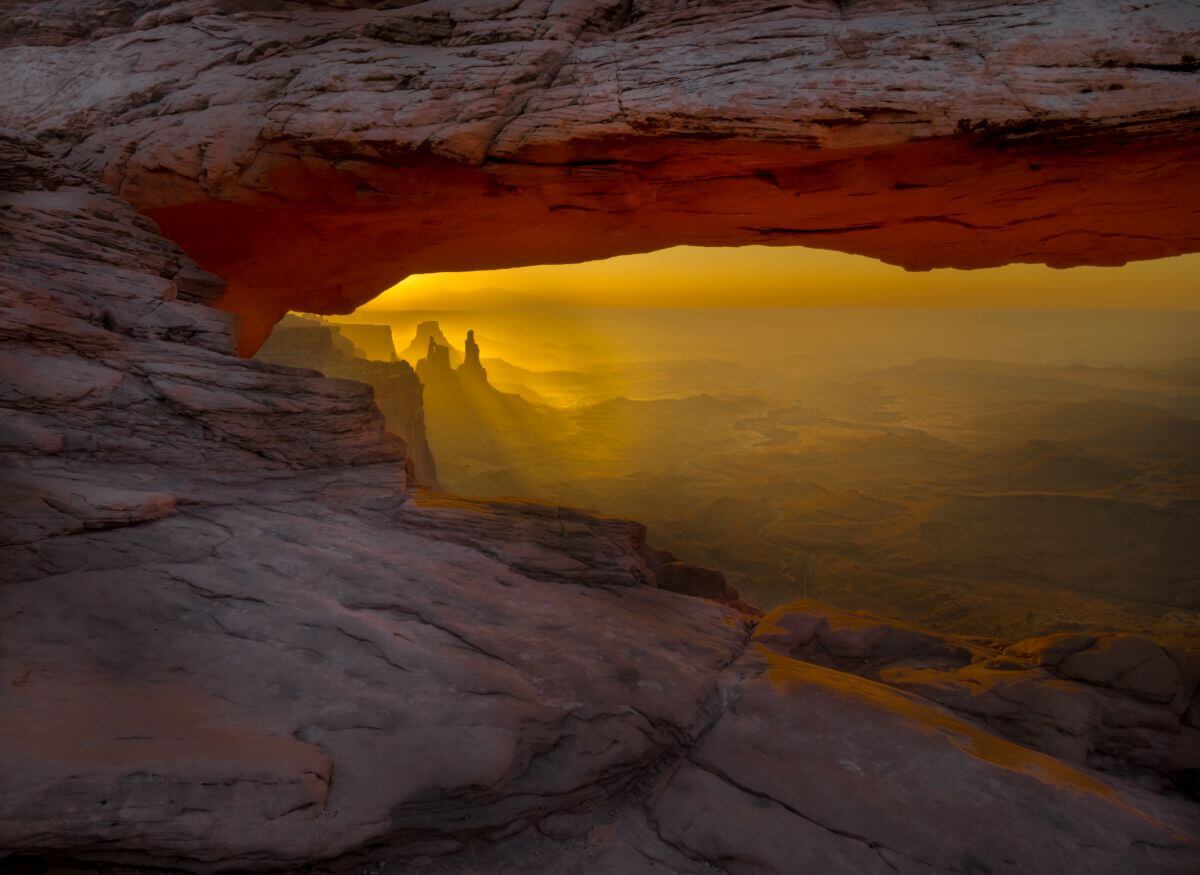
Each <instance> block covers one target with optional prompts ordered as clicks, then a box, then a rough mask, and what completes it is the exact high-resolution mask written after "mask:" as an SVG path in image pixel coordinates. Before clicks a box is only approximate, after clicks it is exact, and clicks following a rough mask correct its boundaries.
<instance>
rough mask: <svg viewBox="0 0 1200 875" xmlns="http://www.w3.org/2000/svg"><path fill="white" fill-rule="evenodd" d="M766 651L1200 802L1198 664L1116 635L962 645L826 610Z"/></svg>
mask: <svg viewBox="0 0 1200 875" xmlns="http://www.w3.org/2000/svg"><path fill="white" fill-rule="evenodd" d="M755 640H756V641H759V642H761V643H762V644H763V645H764V646H766V647H767V648H769V649H771V650H773V651H775V652H778V653H780V654H783V655H786V656H789V657H795V658H799V659H803V660H804V661H806V662H812V663H814V664H817V665H822V666H826V667H829V668H833V669H836V670H839V671H847V672H853V673H854V674H857V675H860V676H863V677H867V678H870V679H872V680H875V681H879V682H881V683H884V684H887V685H889V686H892V687H895V688H897V689H900V690H904V691H906V692H908V693H912V694H915V695H917V696H920V697H922V698H924V699H928V700H930V701H933V702H936V703H938V704H939V705H943V706H945V707H947V708H950V709H952V710H954V711H956V712H958V713H960V714H961V715H963V716H964V717H966V718H968V719H970V720H973V721H976V722H978V723H980V724H983V725H985V726H987V727H988V728H989V729H991V730H992V731H994V732H995V733H997V734H998V735H1001V736H1003V737H1006V738H1009V739H1012V740H1013V741H1016V742H1018V743H1020V744H1023V745H1026V746H1027V747H1031V748H1034V749H1036V750H1041V751H1044V752H1046V753H1048V754H1050V755H1052V756H1054V757H1057V758H1058V759H1060V760H1062V761H1064V762H1068V763H1074V764H1077V765H1086V766H1089V767H1091V768H1093V769H1098V770H1101V771H1109V772H1113V773H1115V774H1118V775H1121V776H1123V777H1126V778H1130V779H1134V780H1138V781H1140V782H1141V783H1143V784H1145V785H1147V786H1149V787H1150V788H1152V789H1155V790H1169V791H1178V792H1184V793H1191V794H1194V795H1198V796H1200V792H1198V791H1200V785H1198V784H1197V776H1200V663H1198V662H1197V660H1196V656H1195V654H1188V653H1185V652H1183V651H1177V650H1169V649H1165V648H1163V647H1161V646H1160V645H1158V644H1156V643H1155V642H1153V641H1150V640H1148V639H1146V638H1142V637H1140V636H1137V635H1120V634H1114V633H1109V634H1078V633H1063V634H1059V635H1053V636H1050V637H1049V638H1042V639H1036V640H1029V641H1020V642H1016V643H1011V644H1005V643H1003V642H996V641H990V640H981V639H974V638H957V639H956V638H954V637H951V636H944V635H938V634H937V633H934V632H930V631H927V630H924V629H918V628H914V627H911V626H906V625H904V624H902V623H898V622H896V621H894V620H888V619H885V618H881V617H876V616H874V615H872V614H868V613H863V612H848V611H840V610H837V609H836V608H831V607H829V606H828V605H821V604H818V603H815V602H797V603H793V604H789V605H785V606H783V607H781V608H778V609H776V610H774V611H772V612H771V613H769V614H768V615H767V616H766V617H764V618H763V621H762V622H761V623H760V624H759V626H758V629H757V631H756V632H755Z"/></svg>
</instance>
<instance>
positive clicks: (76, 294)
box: [0, 0, 1200, 875]
mask: <svg viewBox="0 0 1200 875" xmlns="http://www.w3.org/2000/svg"><path fill="white" fill-rule="evenodd" d="M1198 42H1200V9H1198V7H1197V6H1196V4H1194V3H1190V2H1164V0H1146V2H1142V3H1140V4H1138V5H1137V6H1136V7H1133V6H1128V7H1121V8H1118V7H1116V6H1115V5H1113V4H1109V3H1106V2H1103V0H1026V2H1017V3H999V2H988V0H974V2H971V3H966V2H943V0H929V2H925V0H922V2H907V0H862V2H851V0H843V2H837V3H835V2H828V0H822V2H792V3H788V2H782V0H781V2H771V3H766V2H758V3H751V2H722V3H712V4H710V5H708V6H700V5H695V4H688V3H686V2H676V0H633V2H630V0H612V2H607V0H558V2H550V0H540V2H535V0H429V2H416V3H414V2H409V0H379V2H370V0H327V2H323V0H304V2H292V0H27V2H7V3H3V4H0V82H3V86H2V87H0V497H2V498H3V500H2V501H0V775H2V776H3V778H2V779H0V788H2V792H0V868H4V869H5V870H6V871H7V868H6V867H11V865H12V864H13V857H14V855H25V856H29V857H33V858H36V859H37V860H40V861H41V862H37V863H35V868H36V867H37V866H41V864H42V863H44V862H45V861H46V860H49V861H51V862H55V861H66V862H68V863H72V864H73V863H80V864H81V865H83V866H84V867H85V868H86V867H87V866H90V865H92V864H103V865H116V866H118V867H126V866H147V867H151V868H152V869H154V870H163V869H169V870H170V871H200V872H230V871H236V872H247V871H260V870H271V869H276V870H282V871H297V870H300V869H303V870H305V871H310V867H312V866H314V865H315V866H322V865H325V864H327V863H328V864H329V865H332V866H335V867H336V869H335V870H336V871H343V870H345V869H346V868H347V867H349V866H351V865H353V864H357V863H365V862H368V861H370V862H378V863H379V864H380V865H381V866H384V865H389V864H395V865H394V866H393V869H391V870H387V871H411V870H413V869H414V868H419V869H420V870H421V871H428V872H444V873H453V872H468V871H500V870H503V871H513V872H579V873H586V875H595V873H604V872H621V873H627V872H645V871H660V872H672V873H681V875H683V873H686V875H701V873H704V872H711V871H714V869H716V868H722V869H724V868H729V869H731V870H736V871H767V872H770V871H777V872H791V871H814V872H815V871H819V872H853V873H860V872H870V873H880V875H890V873H894V872H905V873H908V872H929V871H946V872H961V871H981V870H982V869H983V868H986V867H988V866H991V867H992V868H995V869H996V870H997V871H999V870H1001V869H1004V868H1005V867H1008V869H1011V870H1013V871H1022V872H1030V873H1038V875H1040V873H1047V875H1050V873H1059V872H1063V871H1072V870H1077V871H1095V872H1101V871H1137V872H1189V873H1190V872H1195V871H1197V870H1198V865H1197V861H1198V860H1200V839H1198V838H1197V835H1196V824H1197V823H1198V822H1200V820H1198V819H1197V818H1196V816H1195V814H1196V804H1195V801H1194V800H1189V799H1186V798H1183V797H1182V796H1180V795H1179V793H1178V792H1177V790H1176V789H1175V788H1177V787H1179V786H1183V784H1185V783H1186V782H1191V784H1189V785H1188V786H1192V787H1194V776H1195V774H1196V772H1197V768H1198V764H1197V760H1196V752H1197V751H1198V750H1200V744H1197V739H1198V738H1200V716H1198V715H1200V668H1197V667H1196V666H1195V665H1194V664H1193V663H1191V662H1189V661H1188V659H1187V658H1186V655H1185V654H1181V653H1179V652H1175V651H1173V650H1169V649H1164V648H1163V647H1161V646H1159V645H1158V644H1155V643H1154V642H1151V641H1149V640H1148V639H1143V638H1140V637H1139V636H1135V635H1118V634H1102V633H1088V634H1084V633H1080V634H1074V633H1070V634H1065V635H1059V636H1051V637H1050V638H1045V639H1038V640H1032V641H1024V642H1009V643H1005V642H1001V641H998V640H992V639H986V640H985V639H966V638H963V639H959V638H957V637H956V636H944V635H940V634H934V633H931V632H928V631H927V630H920V629H917V628H915V627H907V626H904V625H903V624H896V623H892V622H890V621H885V620H882V619H881V618H872V617H870V616H866V615H858V614H846V613H844V612H841V611H837V610H834V609H831V608H827V607H822V606H819V605H816V604H815V603H803V604H801V603H798V604H797V605H792V606H787V607H785V608H780V609H779V610H777V611H774V612H773V613H772V614H771V615H769V616H767V617H765V618H763V619H762V621H761V622H759V623H757V625H755V624H754V623H753V622H752V621H751V620H750V618H749V616H748V615H747V614H745V613H743V611H742V610H741V609H740V608H744V607H745V606H744V605H743V606H740V607H739V606H737V605H733V604H725V603H718V602H713V601H707V600H704V599H700V598H692V597H690V596H687V595H682V594H677V593H675V592H672V591H670V590H669V587H660V586H658V580H659V577H660V576H661V575H662V571H663V569H664V568H665V569H668V571H670V572H671V574H679V575H686V574H687V573H688V571H687V568H688V567H687V566H686V565H685V563H680V562H677V561H675V560H674V559H673V557H671V556H670V554H669V553H664V552H663V551H659V550H655V549H653V548H652V547H649V546H648V545H647V537H648V536H647V532H646V530H645V528H644V527H643V526H640V525H638V524H636V523H630V522H625V521H620V520H612V519H606V518H602V517H597V516H595V515H592V514H588V513H585V512H582V511H577V510H571V509H568V508H559V507H554V506H548V505H541V504H535V503H527V502H505V501H475V500H469V499H460V498H455V497H453V496H442V495H430V494H427V493H425V492H423V491H420V490H416V489H413V488H412V487H411V484H410V483H409V482H408V480H407V478H406V468H405V456H406V452H407V451H406V448H405V446H404V442H403V441H402V440H400V439H399V438H397V437H395V436H393V435H392V434H390V433H389V432H388V431H387V429H386V428H385V420H384V417H383V415H382V414H381V412H380V409H379V408H378V406H377V405H376V401H375V399H374V398H373V396H372V392H371V389H370V388H369V387H368V386H365V385H363V384H361V383H358V382H353V381H351V380H344V379H327V378H325V377H324V376H322V375H321V374H320V373H319V372H317V371H314V370H309V369H301V368H296V367H291V366H287V365H284V364H273V363H271V362H267V361H262V360H259V359H258V358H247V357H244V356H238V355H236V354H235V351H236V349H237V347H238V338H237V336H236V335H237V334H238V325H237V322H238V320H237V319H236V318H235V317H234V316H232V315H230V313H223V312H218V311H217V310H215V309H214V308H213V306H211V305H212V304H213V303H214V302H215V303H216V304H217V305H218V306H219V307H221V308H223V309H225V310H229V311H233V312H235V313H237V314H240V316H241V317H242V320H241V330H240V349H241V351H242V352H243V353H245V352H248V351H251V350H252V349H253V348H254V347H255V346H256V345H257V343H258V342H259V340H260V339H261V338H262V336H263V335H264V334H265V333H266V332H267V331H268V330H269V328H270V326H271V325H272V323H273V322H274V320H275V319H277V318H278V317H279V316H280V315H281V314H282V313H283V312H284V311H285V310H287V309H289V308H297V309H303V310H310V311H318V312H336V311H346V310H349V309H351V308H353V307H354V306H356V305H357V304H360V303H361V302H363V301H365V300H367V299H368V298H370V297H371V295H373V294H376V293H378V292H379V291H380V290H381V289H382V288H383V287H385V286H386V285H389V284H391V283H393V282H395V281H396V280H398V279H400V278H401V277H402V276H403V275H404V274H407V273H410V272H415V271H430V270H451V269H465V268H477V267H488V266H501V265H517V264H523V263H533V262H545V261H569V260H577V259H586V258H592V257H596V256H601V255H611V254H616V253H620V252H631V251H638V250H648V249H653V248H656V247H660V246H666V245H669V244H673V243H681V242H691V243H764V242H765V243H777V244H794V243H802V244H805V245H813V246H823V247H832V248H838V249H845V250H848V251H855V252H863V253H867V254H870V255H873V256H876V257H880V258H886V259H887V260H889V261H894V262H896V263H899V264H903V265H906V266H908V267H912V268H925V267H931V266H934V265H940V264H953V265H957V266H961V267H979V266H984V265H994V264H1001V263H1005V262H1011V261H1034V262H1045V263H1048V264H1053V265H1069V264H1114V263H1119V262H1121V261H1124V260H1127V259H1136V258H1152V257H1159V256H1165V255H1171V254H1176V253H1185V252H1192V251H1197V250H1200V214H1198V213H1197V209H1198V206H1197V204H1200V198H1198V197H1197V195H1198V194H1200V180H1198V178H1197V174H1196V172H1195V166H1196V164H1195V161H1196V158H1197V157H1200V111H1198V109H1197V107H1198V106H1200V86H1198V84H1197V75H1196V68H1197V62H1196V59H1195V57H1194V56H1193V54H1192V52H1194V49H1195V46H1196V45H1197V43H1198ZM147 215H148V216H150V217H151V218H152V219H154V220H155V221H156V222H157V225H156V224H155V221H150V220H148V219H147ZM168 238H169V239H168ZM184 250H186V252H185V251H184ZM202 268H206V269H202ZM377 364H379V365H380V367H385V365H384V364H383V363H377ZM396 367H400V366H399V365H397V366H396ZM410 376H411V374H410ZM413 382H415V377H413ZM418 412H419V409H418ZM410 455H411V454H410ZM649 537H650V538H651V539H652V538H653V533H651V534H650V535H649ZM694 571H696V570H695V569H693V572H694ZM701 573H703V574H707V575H708V579H710V580H711V576H712V574H713V572H711V571H710V572H701ZM718 577H719V575H718ZM880 660H882V661H880ZM930 660H933V661H930ZM935 662H936V671H935V670H934V667H935ZM868 664H869V665H871V666H876V667H877V666H879V665H885V664H886V665H894V664H903V666H904V667H905V668H906V671H905V672H901V673H899V674H896V675H894V676H893V675H889V676H888V678H884V677H883V676H882V675H879V676H875V675H868V674H866V673H863V674H861V675H860V674H859V673H858V672H859V671H860V669H862V667H863V666H864V665H868ZM864 671H865V670H864ZM930 678H935V679H936V680H930ZM885 681H886V682H885ZM1113 751H1116V752H1118V753H1117V755H1115V756H1114V755H1113ZM1156 791H1161V792H1156ZM18 865H19V864H18ZM39 871H40V869H39ZM313 871H319V869H318V870H313Z"/></svg>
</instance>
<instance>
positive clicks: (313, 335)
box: [256, 317, 437, 487]
mask: <svg viewBox="0 0 1200 875" xmlns="http://www.w3.org/2000/svg"><path fill="white" fill-rule="evenodd" d="M351 327H353V328H382V329H384V330H385V331H387V344H386V346H384V344H383V343H382V341H381V340H380V334H379V332H378V331H376V332H365V331H347V330H346V329H347V328H351ZM351 338H357V339H358V340H360V341H362V340H364V338H366V339H367V345H368V346H370V347H371V349H372V351H373V352H375V353H377V354H378V353H383V352H386V353H388V356H387V357H386V358H385V359H384V360H382V361H372V360H368V359H366V358H363V357H361V356H355V355H354V354H353V353H351V354H347V350H346V349H344V348H342V346H339V341H341V342H342V344H343V345H345V346H350V347H352V349H353V350H355V351H361V350H362V347H361V346H359V345H358V344H357V343H354V342H353V341H351ZM256 358H258V359H259V360H261V361H266V362H274V363H276V364H281V365H289V366H290V367H296V368H312V369H315V370H317V371H320V372H321V373H322V374H324V375H325V376H327V377H333V378H335V379H340V380H354V381H356V382H359V383H366V384H367V385H369V386H370V387H371V388H372V389H373V390H374V394H375V404H376V405H377V406H378V407H379V410H380V412H381V413H383V419H384V422H385V423H386V425H387V429H388V431H390V432H391V433H392V434H394V435H396V436H397V437H400V438H402V439H403V440H404V444H405V449H406V454H407V458H408V464H409V467H410V469H411V474H412V475H413V476H414V477H415V479H416V481H417V482H419V483H421V484H423V485H425V486H429V487H434V486H437V465H436V463H435V462H434V458H433V452H432V451H431V450H430V449H429V440H428V438H427V437H426V434H425V412H424V407H423V405H422V399H421V396H422V391H421V381H420V380H418V379H417V374H416V371H414V370H413V368H412V366H410V365H409V364H408V362H405V361H403V360H399V359H397V358H396V355H395V350H394V349H392V343H391V330H390V329H389V328H387V326H382V325H371V326H342V325H328V324H322V323H319V322H316V321H315V320H301V319H296V318H295V317H289V318H288V319H285V320H284V321H283V322H281V323H280V324H279V325H277V326H276V327H275V330H274V331H272V332H271V336H270V337H268V338H267V342H266V343H265V344H263V346H262V348H261V349H259V351H258V352H257V353H256Z"/></svg>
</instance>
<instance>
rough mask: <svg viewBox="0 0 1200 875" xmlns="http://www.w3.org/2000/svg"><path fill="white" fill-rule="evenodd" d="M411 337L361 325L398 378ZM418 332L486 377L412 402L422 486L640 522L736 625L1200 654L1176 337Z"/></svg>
mask: <svg viewBox="0 0 1200 875" xmlns="http://www.w3.org/2000/svg"><path fill="white" fill-rule="evenodd" d="M430 315H431V314H403V313H397V314H388V313H383V314H382V318H383V319H384V320H388V319H390V320H392V321H391V323H389V324H391V325H394V329H393V330H394V333H395V335H396V337H397V339H398V342H397V344H396V346H397V347H400V348H401V349H402V350H403V351H404V354H406V355H409V356H411V357H413V364H416V363H417V362H418V359H417V358H416V355H417V354H418V348H420V349H421V351H422V352H423V348H424V346H425V342H424V341H425V339H424V338H422V342H420V343H416V344H415V345H410V346H409V347H408V348H407V349H405V347H404V343H405V342H406V341H407V339H408V338H410V337H412V336H413V333H414V326H415V324H416V322H417V320H418V319H424V320H426V323H427V322H428V318H427V317H429V316H430ZM433 315H438V316H440V317H441V319H442V321H443V322H445V323H446V324H447V325H448V326H450V325H453V326H455V328H456V329H457V328H458V326H463V325H469V324H477V325H479V326H480V327H481V332H480V337H481V338H482V343H483V344H484V349H483V363H484V364H485V365H486V366H487V374H488V376H487V380H488V384H487V385H483V384H480V383H479V382H478V381H471V380H461V379H454V377H453V376H448V377H446V378H444V379H441V378H436V377H435V378H434V379H432V380H428V381H427V383H428V385H427V386H426V389H425V396H424V410H425V429H426V431H427V433H428V440H429V443H430V444H431V446H432V448H433V451H434V453H435V454H437V455H438V457H439V459H440V460H441V461H440V464H439V467H438V476H439V480H440V483H441V484H442V486H443V488H446V489H449V490H452V491H455V492H459V493H462V494H470V495H481V496H492V497H501V496H517V497H523V498H537V499H549V500H553V501H557V502H564V503H569V504H574V505H582V506H584V507H592V508H597V509H599V510H601V511H602V512H604V513H608V514H613V515H618V516H627V517H631V518H634V519H639V520H642V521H644V522H646V523H647V524H649V526H650V528H651V530H652V531H653V532H654V533H655V539H656V541H657V543H659V544H660V545H662V546H663V547H665V548H667V549H669V550H671V551H672V552H673V553H676V554H678V555H679V556H681V557H684V558H686V559H688V560H689V561H692V562H696V563H699V564H703V565H709V566H712V567H715V568H720V569H722V570H723V571H724V572H725V573H726V575H727V577H728V578H729V580H730V582H731V583H732V584H733V585H734V586H735V587H736V588H737V589H738V590H739V591H741V592H742V593H743V594H744V595H745V597H746V598H747V599H748V600H749V601H751V602H753V603H754V604H757V605H759V606H761V607H766V608H769V607H773V606H775V605H778V604H781V603H783V602H786V601H789V600H791V599H795V598H818V599H823V600H825V601H829V602H833V603H836V604H839V605H841V606H843V607H848V608H856V609H864V610H871V611H876V612H879V613H883V614H885V615H888V616H893V617H897V618H900V619H904V620H906V621H909V622H915V623H920V624H923V625H929V626H931V627H934V628H938V629H941V630H943V631H946V632H951V633H955V632H957V633H967V634H976V635H996V636H1000V637H1005V638H1010V639H1011V638H1019V637H1027V636H1035V635H1043V634H1050V633H1053V632H1063V631H1083V630H1088V629H1108V630H1110V631H1124V632H1137V633H1140V634H1149V635H1152V636H1155V637H1157V638H1159V639H1161V640H1165V641H1169V642H1171V643H1173V644H1175V645H1178V646H1183V647H1191V648H1195V647H1197V646H1198V645H1200V638H1198V637H1197V636H1198V635H1200V631H1198V630H1200V610H1198V609H1200V602H1198V601H1197V598H1198V595H1197V593H1198V592H1200V586H1198V581H1197V578H1196V576H1195V569H1196V567H1197V562H1198V560H1200V556H1198V555H1197V554H1196V545H1197V544H1200V515H1198V514H1197V505H1196V501H1195V496H1196V494H1197V485H1198V481H1197V477H1198V476H1200V388H1198V386H1200V371H1197V368H1196V362H1195V359H1194V358H1190V357H1189V355H1190V353H1191V352H1192V351H1193V350H1194V348H1195V343H1196V341H1197V339H1200V318H1197V317H1196V316H1195V315H1194V314H1191V313H1152V312H1151V313H1121V312H1113V313H1103V312H1079V313H1074V314H1072V313H1070V312H1059V313H1055V314H1052V315H1047V314H1046V313H1038V312H1029V311H1025V312H1022V311H1010V312H1007V313H1004V312H1000V313H988V312H972V311H969V310H964V311H958V312H955V311H950V312H946V311H941V312H938V311H911V312H904V311H900V312H898V313H896V312H889V311H887V310H882V311H872V310H863V311H859V312H857V313H856V312H854V311H834V312H822V311H820V310H803V309H799V310H787V309H766V310H759V311H757V312H755V311H726V310H721V309H715V310H691V311H689V310H676V311H671V310H656V311H649V312H638V311H630V310H626V311H620V310H617V311H608V312H606V311H603V310H596V311H592V312H586V311H578V312H571V313H555V312H554V311H548V312H538V311H530V310H517V311H511V312H507V313H486V312H479V313H470V314H468V313H453V312H448V313H442V314H433ZM350 320H356V321H350ZM358 320H362V321H371V320H374V321H376V322H378V321H379V320H380V316H379V315H375V314H372V313H371V312H369V311H367V312H364V313H363V314H361V315H358V316H354V317H344V318H343V319H341V320H339V321H338V323H336V325H340V326H341V329H339V330H342V329H344V330H346V331H347V332H351V331H355V330H359V331H361V330H363V329H362V327H361V322H359V321H358ZM356 325H357V326H358V327H356ZM731 326H732V327H731ZM379 327H380V328H383V329H386V328H387V325H386V324H385V325H383V326H379ZM288 336H290V335H288V333H287V331H286V329H281V330H280V334H279V335H278V337H279V339H278V340H277V341H275V343H276V344H284V343H287V341H286V340H285V339H284V338H286V337H288ZM805 336H809V337H813V336H819V337H832V338H838V339H836V340H825V341H815V340H813V341H808V342H806V343H805V344H804V346H803V347H798V346H796V345H794V344H792V343H789V342H787V340H786V338H787V337H805ZM780 338H784V340H783V342H782V343H780V342H778V341H779V340H780ZM442 339H443V340H445V342H446V343H450V344H452V355H453V356H457V358H455V359H454V360H455V361H461V352H459V351H455V350H453V346H454V345H458V344H461V341H458V343H457V344H456V343H455V341H454V340H452V339H446V338H445V335H442ZM489 341H490V343H491V345H492V346H493V347H495V348H496V349H498V350H499V351H500V352H502V353H503V355H504V356H506V358H501V357H500V356H499V355H496V354H492V355H489V349H490V347H489ZM585 341H590V343H591V344H592V345H593V346H596V347H597V348H599V347H603V349H604V353H603V355H604V357H605V359H606V361H605V362H604V363H603V364H592V363H591V361H592V359H593V355H591V354H589V353H588V352H586V351H584V352H581V351H580V350H579V348H578V347H579V344H581V343H583V342H585ZM272 348H275V347H272ZM967 353H974V356H975V357H974V358H969V357H965V355H966V354H967ZM379 354H380V355H384V354H388V355H390V354H391V352H390V351H380V353H379ZM1030 359H1032V361H1030ZM530 360H532V361H538V360H541V361H543V362H546V361H547V360H549V362H550V363H551V367H547V366H546V365H545V364H543V365H542V367H541V368H537V367H524V366H521V364H516V363H523V362H526V361H530ZM555 364H557V367H554V366H553V365H555ZM572 365H574V368H572ZM377 396H378V397H379V398H381V399H389V398H391V397H393V393H391V392H389V391H388V390H386V389H379V390H377ZM381 403H384V404H386V403H388V402H387V401H386V400H382V401H381Z"/></svg>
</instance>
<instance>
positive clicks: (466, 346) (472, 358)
mask: <svg viewBox="0 0 1200 875" xmlns="http://www.w3.org/2000/svg"><path fill="white" fill-rule="evenodd" d="M463 350H464V352H463V363H462V364H461V365H459V366H458V373H459V375H460V376H463V377H466V378H468V379H473V380H482V381H483V382H487V369H486V368H485V367H484V366H483V364H482V363H481V362H480V361H479V344H478V343H476V342H475V330H474V329H470V330H468V331H467V339H466V340H464V341H463Z"/></svg>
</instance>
